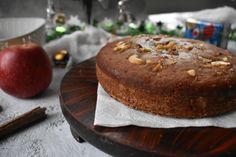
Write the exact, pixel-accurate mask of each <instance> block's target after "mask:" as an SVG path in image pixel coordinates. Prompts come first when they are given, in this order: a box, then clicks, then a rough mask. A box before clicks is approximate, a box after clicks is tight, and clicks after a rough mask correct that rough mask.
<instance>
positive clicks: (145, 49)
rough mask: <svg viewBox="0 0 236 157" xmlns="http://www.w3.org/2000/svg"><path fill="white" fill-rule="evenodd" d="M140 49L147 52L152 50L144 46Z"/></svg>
mask: <svg viewBox="0 0 236 157" xmlns="http://www.w3.org/2000/svg"><path fill="white" fill-rule="evenodd" d="M140 51H141V52H145V53H146V52H151V49H149V48H144V47H143V48H140Z"/></svg>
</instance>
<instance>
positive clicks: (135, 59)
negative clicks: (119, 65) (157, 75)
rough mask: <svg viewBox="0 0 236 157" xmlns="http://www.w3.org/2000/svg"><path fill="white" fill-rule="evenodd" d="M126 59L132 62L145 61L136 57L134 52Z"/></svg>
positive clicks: (141, 62) (140, 62)
mask: <svg viewBox="0 0 236 157" xmlns="http://www.w3.org/2000/svg"><path fill="white" fill-rule="evenodd" d="M128 60H129V62H130V63H132V64H145V61H144V60H142V59H140V58H138V55H136V54H134V55H132V56H130V57H129V59H128Z"/></svg>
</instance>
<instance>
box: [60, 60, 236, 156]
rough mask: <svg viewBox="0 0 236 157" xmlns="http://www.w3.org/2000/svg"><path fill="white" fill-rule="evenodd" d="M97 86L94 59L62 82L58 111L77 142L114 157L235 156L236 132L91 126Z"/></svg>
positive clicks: (81, 65) (210, 129)
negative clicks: (92, 146)
mask: <svg viewBox="0 0 236 157" xmlns="http://www.w3.org/2000/svg"><path fill="white" fill-rule="evenodd" d="M97 84H98V82H97V78H96V74H95V58H92V59H90V60H87V61H85V62H82V63H80V64H78V65H77V66H75V67H73V68H72V69H71V70H70V71H69V72H68V73H67V74H66V75H65V77H64V79H63V80H62V82H61V87H60V103H61V108H62V111H63V114H64V116H65V118H66V119H67V121H68V123H69V124H70V127H71V131H72V134H73V136H74V137H75V138H76V139H77V138H78V137H79V136H80V137H82V139H84V140H85V141H87V142H89V143H90V144H92V145H94V146H95V147H97V148H99V149H101V150H102V151H104V152H106V153H109V154H111V155H113V156H117V157H152V156H168V157H169V156H173V157H184V156H188V157H190V156H196V157H204V156H207V157H208V156H209V157H212V156H236V128H233V129H224V128H216V127H187V128H186V127H185V128H174V129H154V128H143V127H136V126H126V127H117V128H108V127H99V126H94V125H93V122H94V114H95V113H94V112H95V107H96V99H97Z"/></svg>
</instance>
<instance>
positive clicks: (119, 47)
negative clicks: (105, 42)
mask: <svg viewBox="0 0 236 157" xmlns="http://www.w3.org/2000/svg"><path fill="white" fill-rule="evenodd" d="M130 47H131V45H130V44H128V43H126V42H123V41H120V42H118V43H117V44H116V46H115V47H114V48H113V51H116V52H119V53H121V52H124V51H125V50H127V49H129V48H130Z"/></svg>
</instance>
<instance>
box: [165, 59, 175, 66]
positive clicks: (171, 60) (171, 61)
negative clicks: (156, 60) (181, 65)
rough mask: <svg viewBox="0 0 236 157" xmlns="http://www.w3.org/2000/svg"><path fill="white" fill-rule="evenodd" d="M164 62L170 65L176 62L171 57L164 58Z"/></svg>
mask: <svg viewBox="0 0 236 157" xmlns="http://www.w3.org/2000/svg"><path fill="white" fill-rule="evenodd" d="M165 63H166V64H167V65H172V64H175V63H177V61H175V60H173V59H166V60H165Z"/></svg>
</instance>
